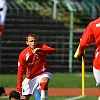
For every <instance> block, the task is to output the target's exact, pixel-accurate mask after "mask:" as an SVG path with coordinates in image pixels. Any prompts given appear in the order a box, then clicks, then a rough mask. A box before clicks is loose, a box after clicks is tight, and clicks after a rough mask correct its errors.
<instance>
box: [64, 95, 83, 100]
mask: <svg viewBox="0 0 100 100" xmlns="http://www.w3.org/2000/svg"><path fill="white" fill-rule="evenodd" d="M84 97H85V96H83V95H80V96H77V97H72V98H68V99H65V100H77V99H80V98H84Z"/></svg>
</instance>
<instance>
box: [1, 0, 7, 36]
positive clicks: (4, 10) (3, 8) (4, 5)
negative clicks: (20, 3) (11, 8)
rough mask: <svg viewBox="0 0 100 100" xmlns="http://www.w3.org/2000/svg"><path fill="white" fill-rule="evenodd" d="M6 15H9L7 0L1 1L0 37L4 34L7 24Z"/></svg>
mask: <svg viewBox="0 0 100 100" xmlns="http://www.w3.org/2000/svg"><path fill="white" fill-rule="evenodd" d="M6 13H7V3H6V0H0V36H1V35H2V33H3V26H4V23H5V18H6Z"/></svg>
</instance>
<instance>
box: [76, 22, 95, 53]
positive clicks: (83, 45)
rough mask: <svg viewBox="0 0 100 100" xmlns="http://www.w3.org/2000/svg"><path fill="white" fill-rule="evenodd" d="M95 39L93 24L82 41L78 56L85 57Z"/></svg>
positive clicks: (85, 32) (86, 30)
mask: <svg viewBox="0 0 100 100" xmlns="http://www.w3.org/2000/svg"><path fill="white" fill-rule="evenodd" d="M93 39H94V37H93V23H90V24H89V25H88V26H87V28H86V29H85V31H84V33H83V35H82V37H81V39H80V44H79V45H80V47H79V52H78V55H83V53H84V50H85V49H86V47H88V46H89V45H90V44H91V43H92V41H93Z"/></svg>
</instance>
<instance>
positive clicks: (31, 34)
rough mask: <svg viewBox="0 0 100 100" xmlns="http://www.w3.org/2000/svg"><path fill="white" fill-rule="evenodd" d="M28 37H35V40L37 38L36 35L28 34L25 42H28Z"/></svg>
mask: <svg viewBox="0 0 100 100" xmlns="http://www.w3.org/2000/svg"><path fill="white" fill-rule="evenodd" d="M29 36H31V37H35V38H36V39H38V36H37V35H35V34H32V33H30V34H28V35H27V36H26V41H28V37H29Z"/></svg>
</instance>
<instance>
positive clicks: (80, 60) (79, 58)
mask: <svg viewBox="0 0 100 100" xmlns="http://www.w3.org/2000/svg"><path fill="white" fill-rule="evenodd" d="M82 57H83V59H84V55H80V56H77V57H76V59H77V62H82Z"/></svg>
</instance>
